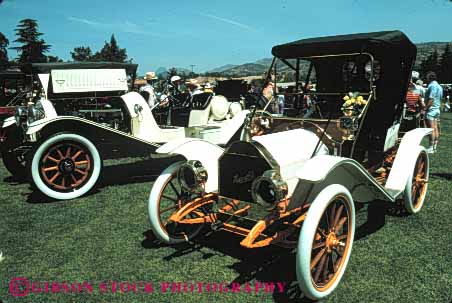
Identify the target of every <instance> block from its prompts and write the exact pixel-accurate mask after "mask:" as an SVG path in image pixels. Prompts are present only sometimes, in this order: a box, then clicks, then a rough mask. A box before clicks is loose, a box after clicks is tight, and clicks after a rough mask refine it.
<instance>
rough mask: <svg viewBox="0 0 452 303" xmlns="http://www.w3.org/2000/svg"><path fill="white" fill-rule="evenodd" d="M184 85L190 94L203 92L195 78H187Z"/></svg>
mask: <svg viewBox="0 0 452 303" xmlns="http://www.w3.org/2000/svg"><path fill="white" fill-rule="evenodd" d="M185 86H187V88H188V91H189V93H190V96H193V95H198V94H202V93H203V90H202V89H201V85H199V83H198V80H196V79H188V81H187V82H185Z"/></svg>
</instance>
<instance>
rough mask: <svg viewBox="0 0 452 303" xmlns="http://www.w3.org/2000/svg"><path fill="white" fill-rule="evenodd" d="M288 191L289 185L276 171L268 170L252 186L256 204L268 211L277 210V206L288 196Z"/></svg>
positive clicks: (252, 194)
mask: <svg viewBox="0 0 452 303" xmlns="http://www.w3.org/2000/svg"><path fill="white" fill-rule="evenodd" d="M288 191H289V190H288V186H287V183H286V182H285V181H284V180H282V178H281V175H280V174H279V173H277V172H276V171H274V170H267V171H266V172H264V174H263V175H262V176H260V177H257V178H256V179H255V180H254V181H253V183H252V185H251V196H252V197H253V200H254V202H256V203H258V204H260V205H262V206H263V207H265V208H266V209H268V210H271V209H273V208H275V206H276V204H277V203H278V202H279V201H281V200H282V199H284V198H285V197H286V196H287V193H288Z"/></svg>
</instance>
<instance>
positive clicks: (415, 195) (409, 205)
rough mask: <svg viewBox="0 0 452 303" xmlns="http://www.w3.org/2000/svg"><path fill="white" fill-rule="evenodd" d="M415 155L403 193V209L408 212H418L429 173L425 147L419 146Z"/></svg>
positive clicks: (422, 201)
mask: <svg viewBox="0 0 452 303" xmlns="http://www.w3.org/2000/svg"><path fill="white" fill-rule="evenodd" d="M417 155H418V156H417V158H416V161H415V162H414V164H413V168H412V169H411V174H410V175H409V176H408V180H407V182H406V186H405V193H404V205H405V209H406V211H407V212H408V213H410V214H415V213H417V212H419V211H420V210H421V208H422V206H423V205H424V200H425V196H426V195H427V186H428V178H429V173H430V166H429V164H430V163H429V158H428V153H427V151H426V150H425V148H424V147H420V148H419V150H418V153H417Z"/></svg>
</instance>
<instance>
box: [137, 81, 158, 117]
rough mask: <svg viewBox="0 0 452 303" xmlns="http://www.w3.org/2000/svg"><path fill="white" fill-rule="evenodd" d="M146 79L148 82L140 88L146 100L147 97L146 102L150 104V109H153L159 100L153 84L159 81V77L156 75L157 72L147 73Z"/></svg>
mask: <svg viewBox="0 0 452 303" xmlns="http://www.w3.org/2000/svg"><path fill="white" fill-rule="evenodd" d="M144 79H145V80H146V85H144V86H142V87H141V88H140V94H141V95H142V96H143V97H145V99H146V97H147V100H146V102H147V103H148V104H149V107H151V108H152V107H153V106H154V105H155V102H156V99H157V98H156V96H155V91H154V87H153V86H152V83H153V81H154V80H156V79H157V76H156V75H155V72H147V73H146V75H145V76H144Z"/></svg>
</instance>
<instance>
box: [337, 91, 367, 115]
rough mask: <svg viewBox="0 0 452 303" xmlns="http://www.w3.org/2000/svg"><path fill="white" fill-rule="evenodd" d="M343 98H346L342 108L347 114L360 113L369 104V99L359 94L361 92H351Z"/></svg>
mask: <svg viewBox="0 0 452 303" xmlns="http://www.w3.org/2000/svg"><path fill="white" fill-rule="evenodd" d="M342 100H344V104H342V108H341V110H342V112H343V113H344V115H346V116H353V115H358V114H359V113H360V112H361V110H362V109H363V107H364V105H366V104H367V101H366V100H364V98H363V97H362V96H360V95H359V92H354V93H351V92H350V93H348V94H347V95H345V96H344V97H343V98H342Z"/></svg>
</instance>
